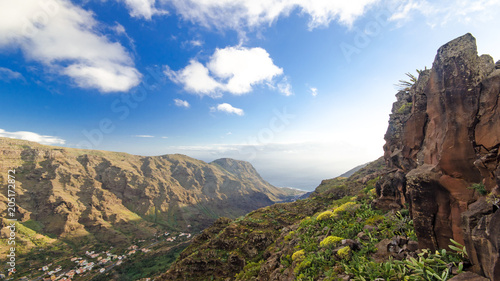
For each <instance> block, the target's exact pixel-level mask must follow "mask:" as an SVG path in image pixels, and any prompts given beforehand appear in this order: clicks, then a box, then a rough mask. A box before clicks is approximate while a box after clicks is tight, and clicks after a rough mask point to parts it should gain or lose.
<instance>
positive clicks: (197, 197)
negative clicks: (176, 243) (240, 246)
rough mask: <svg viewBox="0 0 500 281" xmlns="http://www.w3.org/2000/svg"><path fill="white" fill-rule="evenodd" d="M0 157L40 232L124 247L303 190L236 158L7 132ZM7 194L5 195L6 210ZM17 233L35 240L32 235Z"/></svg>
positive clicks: (0, 171) (23, 213)
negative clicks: (66, 142)
mask: <svg viewBox="0 0 500 281" xmlns="http://www.w3.org/2000/svg"><path fill="white" fill-rule="evenodd" d="M0 155H1V158H0V179H1V181H2V182H4V183H5V182H6V181H7V179H6V177H7V170H9V169H10V170H15V179H16V192H17V194H16V197H15V198H16V203H17V206H18V208H17V212H16V218H18V219H19V221H21V222H22V223H23V224H25V225H26V226H28V227H30V228H32V229H34V230H36V231H37V232H39V233H40V234H45V235H49V236H52V237H57V238H60V239H64V240H67V241H73V242H78V241H80V242H83V241H87V242H90V241H94V242H95V241H99V242H104V243H111V244H112V245H119V244H121V243H124V242H129V241H131V239H135V238H141V237H150V236H152V235H153V234H155V233H156V232H157V231H161V230H168V229H174V230H178V231H182V230H187V229H188V227H189V228H190V229H191V231H196V230H201V229H203V228H205V227H207V226H208V225H210V224H211V223H212V222H213V221H215V220H216V219H217V218H218V217H221V216H226V217H232V218H235V217H238V216H241V215H243V214H246V213H248V212H250V211H252V210H254V209H257V208H260V207H265V206H268V205H271V204H273V203H274V202H277V201H281V200H286V198H288V197H290V196H295V195H297V194H291V191H290V190H282V189H280V188H276V187H274V186H272V185H270V184H269V183H267V182H266V181H265V180H263V179H262V178H261V177H260V176H259V174H258V173H257V171H256V170H255V169H254V168H253V167H252V165H251V164H249V163H247V162H243V161H237V160H232V159H219V160H216V161H214V162H213V163H205V162H203V161H199V160H196V159H193V158H189V157H187V156H184V155H164V156H158V157H142V156H135V155H129V154H126V153H114V152H104V151H91V150H78V149H70V148H58V147H51V146H44V145H40V144H37V143H33V142H28V141H22V140H14V139H7V138H0ZM6 196H7V194H6V192H3V193H1V194H0V198H1V199H0V212H2V213H5V212H6V210H7V198H6ZM2 223H3V224H5V223H6V222H5V221H3V222H2ZM33 226H35V227H33ZM6 231H7V228H2V233H1V235H2V238H5V237H6V235H8V233H7V232H6ZM18 236H19V237H18V239H19V242H21V241H23V243H25V244H26V245H25V246H28V247H29V246H30V245H29V244H30V243H29V240H30V239H28V237H22V236H23V235H22V233H19V234H18ZM4 246H5V245H4ZM31 246H34V245H31Z"/></svg>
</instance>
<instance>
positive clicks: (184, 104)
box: [174, 99, 190, 108]
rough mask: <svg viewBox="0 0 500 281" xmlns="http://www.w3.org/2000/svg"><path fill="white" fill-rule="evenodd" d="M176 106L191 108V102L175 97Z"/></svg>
mask: <svg viewBox="0 0 500 281" xmlns="http://www.w3.org/2000/svg"><path fill="white" fill-rule="evenodd" d="M174 102H175V106H178V107H185V108H189V107H190V105H189V102H187V101H185V100H180V99H174Z"/></svg>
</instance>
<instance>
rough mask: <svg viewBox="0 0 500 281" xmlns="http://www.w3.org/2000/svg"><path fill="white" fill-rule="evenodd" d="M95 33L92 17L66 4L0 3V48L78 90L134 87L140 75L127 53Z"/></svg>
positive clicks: (20, 0) (52, 1) (19, 0)
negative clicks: (68, 81) (64, 78)
mask: <svg viewBox="0 0 500 281" xmlns="http://www.w3.org/2000/svg"><path fill="white" fill-rule="evenodd" d="M97 30H99V23H98V22H97V21H96V20H95V19H94V16H93V13H91V12H88V11H85V10H83V9H81V8H79V7H77V6H75V5H73V4H72V3H71V2H69V1H67V0H46V1H30V0H17V1H1V2H0V49H1V48H20V49H21V50H22V51H23V53H24V55H25V57H26V58H27V59H28V60H32V61H36V62H39V63H42V64H43V65H45V66H46V67H47V68H48V70H49V71H50V72H55V73H58V74H61V75H66V76H69V77H70V78H72V79H73V81H74V82H75V83H76V84H77V85H78V86H79V87H82V88H91V89H97V90H99V91H101V92H118V91H128V90H130V89H131V88H132V87H134V86H137V85H138V84H139V83H140V79H141V74H140V73H139V71H137V69H135V67H134V63H133V61H132V58H131V56H130V54H129V53H128V52H127V51H126V50H125V48H124V47H123V46H122V45H120V44H119V43H116V42H111V41H110V40H109V39H108V38H107V37H106V36H104V35H101V34H99V33H98V31H97ZM75 42H77V44H75Z"/></svg>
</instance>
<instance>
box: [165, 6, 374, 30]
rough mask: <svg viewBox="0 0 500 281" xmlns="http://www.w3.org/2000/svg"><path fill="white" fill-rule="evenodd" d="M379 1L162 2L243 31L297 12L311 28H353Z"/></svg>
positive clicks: (187, 15)
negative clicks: (333, 24)
mask: <svg viewBox="0 0 500 281" xmlns="http://www.w3.org/2000/svg"><path fill="white" fill-rule="evenodd" d="M378 1H379V0H353V1H325V0H274V1H270V0H163V2H164V3H168V4H170V5H172V6H173V7H174V8H175V9H176V11H177V12H178V13H179V14H180V15H181V16H182V17H183V18H184V19H186V20H189V21H194V22H198V23H199V24H202V25H205V26H214V27H216V28H233V29H241V28H242V27H250V28H253V27H257V26H261V25H270V24H272V23H273V22H274V21H276V20H277V19H278V18H279V17H280V16H288V15H289V14H290V12H291V11H293V10H298V11H300V12H301V13H302V14H306V15H308V16H309V28H310V29H313V28H316V27H319V26H326V25H328V24H329V23H330V22H331V21H333V20H338V21H339V22H341V23H343V24H345V25H351V24H352V23H353V22H354V20H356V18H357V17H359V16H361V15H362V14H363V13H364V11H365V10H366V8H367V7H368V6H369V5H371V4H374V3H376V2H378Z"/></svg>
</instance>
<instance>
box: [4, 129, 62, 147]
mask: <svg viewBox="0 0 500 281" xmlns="http://www.w3.org/2000/svg"><path fill="white" fill-rule="evenodd" d="M0 137H5V138H11V139H21V140H27V141H34V142H37V143H41V144H48V145H56V144H65V143H66V141H65V140H63V139H61V138H58V137H53V136H44V135H39V134H37V133H33V132H26V131H19V132H7V131H5V130H3V129H0Z"/></svg>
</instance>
